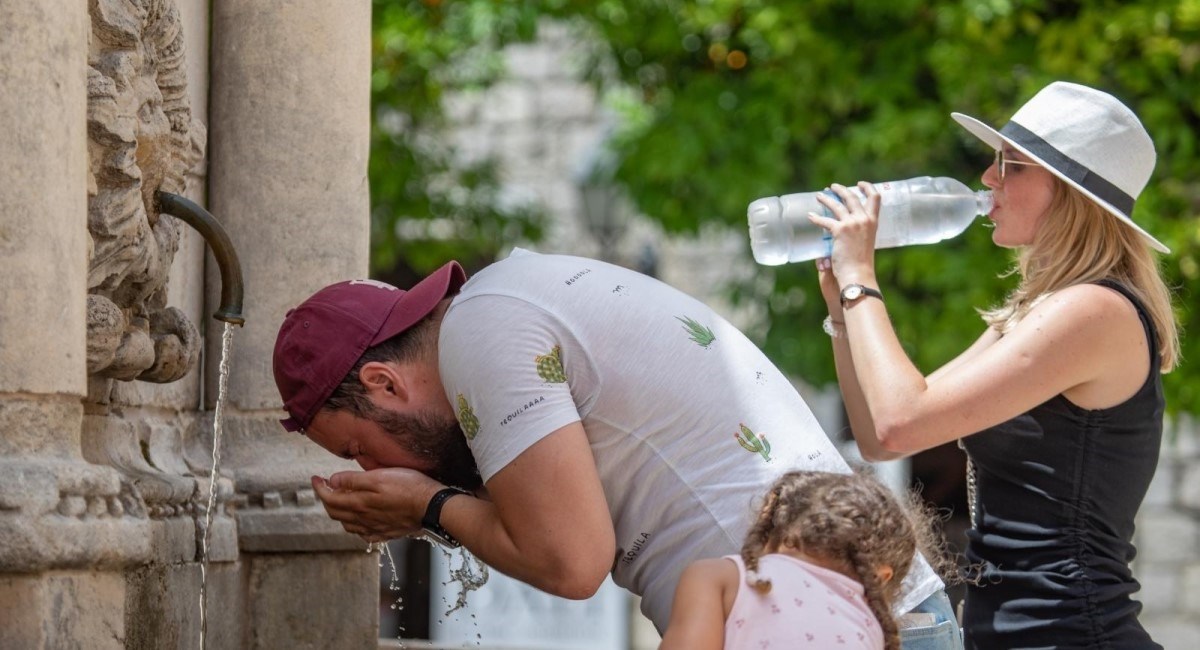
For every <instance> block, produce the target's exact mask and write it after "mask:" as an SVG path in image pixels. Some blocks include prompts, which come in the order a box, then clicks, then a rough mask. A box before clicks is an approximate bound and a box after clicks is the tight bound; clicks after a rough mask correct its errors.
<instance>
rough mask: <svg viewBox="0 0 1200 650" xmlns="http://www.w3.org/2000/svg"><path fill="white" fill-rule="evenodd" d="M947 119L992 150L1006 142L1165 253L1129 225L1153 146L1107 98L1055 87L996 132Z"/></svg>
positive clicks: (965, 118) (959, 117) (957, 116)
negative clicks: (960, 126) (957, 124)
mask: <svg viewBox="0 0 1200 650" xmlns="http://www.w3.org/2000/svg"><path fill="white" fill-rule="evenodd" d="M950 116H951V117H953V118H954V120H955V121H956V122H958V123H959V124H961V125H962V126H963V127H964V128H966V129H967V130H968V131H970V132H971V133H972V134H973V135H975V137H977V138H979V139H980V140H983V141H984V142H986V143H987V144H988V145H990V146H991V147H992V148H993V149H999V148H1000V147H1001V146H1003V145H1002V143H1004V142H1007V143H1008V144H1010V145H1012V146H1013V147H1014V148H1016V149H1017V151H1020V152H1021V153H1023V154H1025V155H1026V156H1028V157H1029V158H1030V159H1031V160H1032V161H1034V162H1036V163H1038V164H1039V165H1041V166H1043V167H1045V168H1046V169H1047V170H1048V171H1049V172H1050V173H1051V174H1054V175H1055V176H1057V177H1059V178H1061V179H1062V180H1063V181H1064V182H1066V183H1067V184H1068V185H1070V186H1071V187H1074V188H1075V189H1077V190H1079V191H1080V192H1083V194H1084V195H1086V196H1087V197H1088V198H1090V199H1092V200H1093V201H1095V202H1096V203H1097V204H1098V205H1100V207H1102V208H1104V209H1105V210H1107V211H1109V212H1111V213H1112V214H1113V215H1114V216H1115V217H1116V218H1118V219H1120V220H1121V221H1123V222H1125V223H1126V224H1129V227H1131V228H1133V229H1134V230H1136V231H1137V232H1138V233H1139V234H1141V235H1142V236H1143V237H1145V238H1146V241H1148V242H1149V243H1150V245H1151V246H1152V247H1153V248H1154V249H1155V250H1158V251H1160V252H1163V253H1170V252H1171V249H1169V248H1167V247H1166V246H1164V245H1163V243H1162V242H1160V241H1158V240H1157V239H1155V238H1154V237H1153V236H1151V235H1150V233H1148V232H1146V231H1145V230H1143V229H1142V227H1141V226H1139V225H1137V224H1136V223H1134V222H1133V218H1132V215H1133V204H1134V201H1135V200H1136V199H1137V197H1138V194H1141V192H1142V189H1143V188H1145V187H1146V182H1147V181H1149V180H1150V173H1151V172H1153V171H1154V161H1155V153H1154V142H1153V141H1152V140H1151V139H1150V134H1148V133H1146V129H1145V127H1143V126H1142V123H1141V122H1140V121H1139V120H1138V118H1137V116H1136V115H1134V114H1133V111H1131V110H1129V108H1128V107H1127V106H1125V105H1124V104H1122V103H1121V102H1120V100H1118V99H1117V98H1116V97H1113V96H1112V95H1110V94H1108V93H1105V92H1101V91H1099V90H1096V89H1094V88H1088V87H1087V86H1081V85H1079V84H1073V83H1067V82H1065V81H1056V82H1054V83H1052V84H1050V85H1048V86H1046V87H1045V88H1043V89H1041V90H1040V91H1038V94H1036V95H1034V96H1033V98H1032V99H1030V100H1029V101H1028V102H1025V105H1024V106H1022V107H1021V109H1020V110H1018V111H1017V113H1016V114H1015V115H1013V116H1012V119H1011V120H1009V122H1008V124H1005V125H1004V127H1003V128H1001V129H1000V130H999V131H997V130H995V129H993V128H992V127H990V126H988V125H986V124H984V123H983V122H981V121H979V120H977V119H975V118H973V117H971V116H969V115H963V114H962V113H951V114H950Z"/></svg>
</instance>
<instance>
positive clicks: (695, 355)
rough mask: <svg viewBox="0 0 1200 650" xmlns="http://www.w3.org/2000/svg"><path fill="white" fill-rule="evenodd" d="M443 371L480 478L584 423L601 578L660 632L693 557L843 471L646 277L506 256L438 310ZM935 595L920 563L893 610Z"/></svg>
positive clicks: (754, 377)
mask: <svg viewBox="0 0 1200 650" xmlns="http://www.w3.org/2000/svg"><path fill="white" fill-rule="evenodd" d="M438 349H439V366H440V371H441V378H442V383H443V385H444V387H445V389H446V395H447V397H448V398H449V399H450V403H451V404H452V405H454V407H455V409H456V412H457V414H458V420H459V423H460V424H461V425H462V428H463V431H464V433H465V434H466V436H467V441H468V444H469V445H470V447H471V451H472V453H473V454H474V456H475V459H476V461H477V463H478V465H479V470H480V473H481V475H482V477H483V480H484V481H485V482H486V481H487V480H488V479H489V478H491V477H492V476H493V475H494V474H496V472H498V471H500V470H501V469H502V468H504V467H505V466H506V465H507V464H508V463H510V462H512V460H513V459H515V458H516V457H517V456H518V455H519V454H520V453H521V452H523V451H525V450H526V449H528V448H529V447H530V446H532V445H533V444H534V443H535V442H537V441H538V440H541V439H542V438H543V437H545V436H547V435H549V434H550V433H552V432H554V431H556V430H558V429H559V428H561V427H563V426H566V425H568V424H571V423H573V422H577V421H582V423H583V427H584V430H585V431H586V432H587V437H588V441H589V444H590V446H591V451H592V454H593V456H594V457H595V460H596V466H597V469H598V470H599V475H600V481H601V482H602V484H603V487H604V494H605V496H606V497H607V500H608V506H609V510H610V512H611V515H612V520H613V525H614V528H615V531H616V539H617V546H618V555H617V558H616V562H615V564H614V570H613V579H614V581H615V582H616V583H617V584H618V585H621V586H622V587H625V588H627V589H629V590H630V591H632V592H634V593H636V594H640V595H641V596H642V611H643V612H644V613H645V614H646V616H647V617H648V618H650V620H651V621H653V622H654V624H655V625H656V626H657V627H658V629H659V630H660V631H661V630H664V629H665V628H666V624H667V620H668V618H669V616H670V611H671V601H672V598H673V596H674V589H675V585H676V582H677V581H678V579H679V575H680V574H681V573H682V571H683V569H684V568H685V567H686V566H687V565H688V564H689V563H691V562H692V561H694V560H697V559H702V558H713V557H720V556H723V555H728V554H730V553H737V552H739V551H740V549H741V547H742V542H743V541H744V539H745V535H746V532H747V530H748V529H749V527H750V524H751V523H752V522H753V519H754V517H755V514H756V508H757V507H758V505H759V504H760V503H761V498H762V496H763V495H764V494H765V493H766V490H767V488H768V487H769V486H770V485H771V483H772V482H774V481H775V479H776V478H778V477H779V476H780V475H782V474H783V473H785V472H787V471H789V470H793V469H800V470H821V471H837V472H844V471H848V467H847V465H846V463H845V462H844V461H843V459H842V458H841V456H840V455H839V454H838V452H837V450H836V449H835V447H834V445H833V444H832V443H831V441H830V440H829V438H828V436H826V434H825V433H824V431H822V429H821V427H820V425H819V424H818V423H817V420H816V418H815V417H814V416H813V414H812V412H811V411H810V410H809V408H808V406H807V405H806V404H805V403H804V401H803V400H802V399H801V398H800V395H799V394H798V393H797V392H796V390H795V389H794V388H793V387H792V385H791V383H789V381H788V380H787V378H786V377H784V376H783V374H782V373H780V372H779V370H778V369H776V368H775V366H774V365H773V364H772V363H771V362H770V361H769V360H768V359H767V357H766V356H765V355H764V354H763V353H762V352H761V351H760V350H759V349H758V348H757V347H756V346H755V345H754V344H753V343H751V342H750V340H749V339H747V338H746V337H745V335H743V334H742V333H741V332H740V331H738V330H737V329H736V328H735V327H733V326H732V325H730V324H729V323H728V322H726V321H725V320H724V319H723V318H721V317H720V316H718V315H717V314H716V313H715V312H714V311H712V310H711V309H709V308H708V307H707V306H705V305H704V304H703V303H701V302H699V301H697V300H695V299H693V298H691V297H690V296H688V295H686V294H684V293H683V292H681V291H678V290H676V289H673V288H671V287H669V286H667V285H666V284H663V283H662V282H659V281H657V280H655V279H653V278H650V277H647V276H645V275H641V274H639V273H636V272H634V271H630V270H628V269H624V268H621V267H618V266H614V265H610V264H606V263H604V262H599V261H596V260H590V259H585V258H579V257H570V256H564V255H538V254H533V253H528V252H526V251H518V252H517V253H514V255H513V256H511V257H509V258H508V259H505V260H503V261H500V262H497V263H495V264H493V265H491V266H488V267H487V268H485V269H484V270H482V271H480V272H479V273H477V274H476V275H475V276H474V277H472V278H471V279H470V280H469V281H468V282H467V283H466V284H465V285H464V286H463V288H462V291H461V293H459V295H458V296H456V297H455V298H454V300H453V302H452V303H451V305H450V308H449V309H448V310H447V312H446V315H445V318H444V320H443V322H442V327H441V334H440V338H439V348H438ZM941 587H942V583H941V581H940V580H939V579H938V578H937V576H936V575H934V574H933V572H932V570H930V569H929V567H928V565H927V564H925V563H924V562H923V561H921V562H918V563H916V564H914V569H913V571H912V572H910V575H909V578H908V579H906V580H905V590H904V594H903V596H902V597H901V599H900V600H899V602H898V603H897V611H901V612H906V611H908V610H910V609H912V607H914V606H916V605H917V604H918V603H920V602H921V601H923V600H924V599H925V598H927V597H928V596H930V595H932V594H933V593H935V592H936V591H937V590H938V589H940V588H941Z"/></svg>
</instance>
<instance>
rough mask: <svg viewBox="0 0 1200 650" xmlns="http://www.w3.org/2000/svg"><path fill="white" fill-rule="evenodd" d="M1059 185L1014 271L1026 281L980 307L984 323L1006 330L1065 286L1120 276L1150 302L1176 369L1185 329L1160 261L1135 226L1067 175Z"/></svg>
mask: <svg viewBox="0 0 1200 650" xmlns="http://www.w3.org/2000/svg"><path fill="white" fill-rule="evenodd" d="M1054 183H1055V191H1054V199H1053V200H1052V202H1051V204H1050V207H1049V209H1048V211H1047V212H1048V214H1047V217H1046V219H1045V220H1044V221H1043V222H1042V225H1041V226H1040V227H1039V228H1038V232H1037V235H1035V237H1034V241H1033V244H1032V245H1030V246H1028V247H1026V248H1025V249H1024V250H1022V251H1021V253H1020V256H1019V257H1018V259H1017V265H1016V267H1015V268H1013V269H1012V271H1010V273H1014V272H1015V273H1019V274H1020V276H1021V283H1020V284H1019V285H1018V286H1017V288H1016V289H1015V290H1014V291H1013V292H1012V293H1011V294H1009V295H1008V298H1006V299H1005V301H1004V303H1003V304H1001V305H999V306H997V307H994V308H992V309H987V310H981V311H980V314H981V315H982V316H983V319H984V321H986V322H987V324H988V325H990V326H991V327H993V328H995V329H996V330H997V331H999V332H1000V333H1001V334H1005V333H1007V332H1009V331H1010V330H1011V329H1012V328H1013V327H1014V326H1015V325H1016V324H1017V323H1018V322H1020V320H1021V319H1022V318H1024V317H1025V315H1026V314H1028V313H1029V310H1031V309H1033V307H1034V306H1035V305H1036V304H1037V303H1038V302H1039V301H1041V300H1042V299H1043V298H1045V297H1046V296H1048V295H1050V294H1051V293H1053V292H1055V291H1057V290H1059V289H1063V288H1066V287H1069V286H1072V285H1076V284H1087V283H1091V282H1095V281H1097V280H1103V279H1110V280H1115V281H1116V282H1119V283H1120V284H1122V285H1124V286H1125V287H1126V288H1128V289H1129V290H1130V291H1131V292H1133V294H1134V295H1135V296H1137V297H1138V299H1139V300H1141V302H1142V305H1144V306H1145V308H1146V311H1147V312H1148V313H1149V316H1150V321H1151V323H1152V324H1153V325H1154V331H1155V334H1156V336H1157V337H1158V353H1159V357H1160V360H1161V365H1160V368H1159V369H1160V370H1161V371H1162V372H1170V371H1171V370H1172V369H1173V368H1174V367H1175V365H1176V364H1177V363H1178V362H1179V332H1178V329H1177V327H1176V324H1175V314H1174V311H1173V310H1172V308H1171V291H1170V289H1168V288H1167V285H1166V283H1165V282H1164V281H1163V278H1162V274H1161V273H1160V272H1159V268H1158V259H1157V258H1156V257H1155V256H1154V253H1153V252H1152V251H1151V250H1150V247H1149V246H1148V245H1147V244H1146V242H1145V240H1144V239H1143V238H1142V236H1141V235H1139V234H1138V233H1137V232H1136V231H1135V230H1134V229H1133V228H1130V227H1128V226H1127V225H1125V224H1123V223H1121V222H1120V220H1118V219H1117V218H1115V217H1114V216H1113V215H1111V214H1109V213H1108V212H1107V211H1106V210H1104V209H1103V208H1101V207H1100V206H1099V205H1098V204H1096V203H1095V202H1094V201H1092V200H1091V199H1089V198H1088V197H1086V196H1084V195H1083V194H1082V193H1080V192H1079V191H1078V190H1076V189H1075V188H1073V187H1071V186H1070V185H1067V184H1066V183H1065V182H1063V181H1062V180H1061V179H1059V178H1057V177H1055V179H1054Z"/></svg>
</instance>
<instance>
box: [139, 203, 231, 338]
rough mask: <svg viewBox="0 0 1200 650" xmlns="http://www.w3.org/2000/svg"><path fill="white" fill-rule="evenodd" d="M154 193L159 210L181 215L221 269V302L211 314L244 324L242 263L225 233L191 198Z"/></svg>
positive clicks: (218, 318) (179, 216) (219, 318)
mask: <svg viewBox="0 0 1200 650" xmlns="http://www.w3.org/2000/svg"><path fill="white" fill-rule="evenodd" d="M154 195H155V198H157V199H158V207H159V211H160V212H163V213H165V214H169V215H171V216H172V217H176V218H178V219H182V220H183V221H184V222H185V223H187V224H188V225H189V226H191V227H193V228H195V229H196V231H197V232H199V233H200V235H201V236H203V237H204V241H206V242H208V246H209V248H211V249H212V252H213V256H214V257H216V258H217V266H218V267H219V268H220V269H221V305H220V307H218V308H217V311H216V312H214V313H213V318H215V319H217V320H219V321H224V322H226V323H231V324H233V325H244V324H245V323H246V319H245V318H243V317H242V294H243V284H242V265H241V264H240V263H239V262H238V257H237V251H236V250H234V248H233V242H232V241H231V240H230V239H229V233H227V232H225V228H223V227H222V226H221V223H220V222H218V221H217V219H216V217H214V216H212V214H210V213H209V212H208V210H205V209H204V208H202V207H200V206H198V205H196V204H195V203H193V202H192V201H189V200H188V199H185V198H183V197H182V196H179V195H178V194H171V193H170V192H163V191H158V192H155V193H154Z"/></svg>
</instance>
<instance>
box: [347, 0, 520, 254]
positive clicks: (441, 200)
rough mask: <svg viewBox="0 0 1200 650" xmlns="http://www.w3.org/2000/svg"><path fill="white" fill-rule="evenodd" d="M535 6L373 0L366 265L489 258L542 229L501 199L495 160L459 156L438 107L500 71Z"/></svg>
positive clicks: (428, 0)
mask: <svg viewBox="0 0 1200 650" xmlns="http://www.w3.org/2000/svg"><path fill="white" fill-rule="evenodd" d="M536 4H537V3H533V2H504V3H496V2H487V1H482V0H479V1H471V2H463V1H458V2H439V1H437V0H424V1H394V0H374V3H373V11H374V13H373V17H372V22H373V35H372V43H371V52H372V58H373V64H372V74H371V114H372V120H371V157H370V161H369V163H368V177H369V179H370V185H371V266H372V269H374V270H376V271H381V270H387V269H391V268H392V267H393V266H395V265H396V264H397V263H398V262H400V261H403V263H404V264H405V265H407V266H408V267H410V268H411V269H413V270H415V271H417V272H418V273H423V272H426V271H430V270H432V269H433V268H435V267H436V266H438V265H440V264H441V263H443V262H445V261H446V260H447V259H450V258H455V257H457V258H461V259H463V260H464V261H467V260H483V261H487V260H491V259H494V257H495V255H496V253H498V252H499V250H500V249H501V247H503V246H504V245H505V244H506V243H508V242H513V241H520V240H536V239H537V238H538V237H539V236H540V233H541V223H542V216H541V215H540V214H539V213H538V212H537V211H536V210H534V209H532V208H530V207H528V206H525V205H521V204H516V203H514V202H513V201H506V200H505V197H504V196H503V195H502V193H501V187H500V183H499V178H498V175H497V170H496V167H495V165H494V164H493V163H492V162H491V161H488V160H484V161H480V162H474V163H471V164H463V163H462V162H460V159H459V157H458V156H456V152H455V151H454V149H453V148H452V147H451V146H450V145H449V144H448V139H447V138H446V137H444V136H445V128H446V126H447V123H446V117H445V113H444V106H443V100H444V99H445V97H446V96H447V94H448V93H452V92H454V91H456V90H463V89H470V88H477V87H483V86H487V85H489V84H491V83H493V82H494V81H496V80H497V79H498V78H500V76H501V75H502V74H503V72H504V67H503V60H502V58H501V56H500V50H501V48H503V47H504V46H505V45H506V44H508V43H513V42H520V41H527V40H529V39H531V38H532V37H533V36H534V35H535V33H536V31H535V25H536V19H537V16H538V11H537V9H536Z"/></svg>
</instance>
